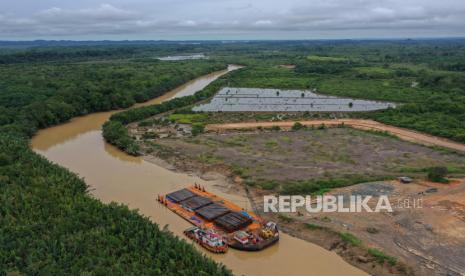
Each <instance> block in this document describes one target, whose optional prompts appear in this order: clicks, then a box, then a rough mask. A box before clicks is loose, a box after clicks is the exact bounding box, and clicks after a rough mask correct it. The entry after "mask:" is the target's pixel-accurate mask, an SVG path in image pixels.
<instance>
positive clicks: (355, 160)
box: [156, 128, 465, 182]
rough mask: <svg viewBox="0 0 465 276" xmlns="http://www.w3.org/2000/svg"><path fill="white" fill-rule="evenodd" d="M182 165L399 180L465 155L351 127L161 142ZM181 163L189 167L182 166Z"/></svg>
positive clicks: (270, 175) (269, 174)
mask: <svg viewBox="0 0 465 276" xmlns="http://www.w3.org/2000/svg"><path fill="white" fill-rule="evenodd" d="M156 143H157V144H158V145H160V146H162V147H163V148H164V149H165V150H166V151H169V152H170V154H169V155H170V156H168V158H174V159H176V160H175V162H177V163H179V164H178V166H181V167H188V164H189V163H192V162H195V161H196V162H199V163H202V164H204V165H207V166H211V167H214V166H222V165H225V166H228V167H231V168H234V169H235V170H236V172H237V173H238V174H240V175H241V176H242V177H247V178H248V179H249V180H260V179H264V180H277V181H281V182H282V181H284V182H285V181H299V180H308V179H316V178H328V177H332V178H336V177H344V176H347V175H354V174H357V175H363V176H366V177H384V176H391V177H394V176H398V175H399V174H400V173H401V172H403V171H406V170H408V169H410V168H425V167H431V166H449V167H455V166H460V165H463V164H465V156H460V155H455V154H447V153H442V152H439V151H436V150H433V149H431V148H428V147H425V146H421V145H416V144H413V143H409V142H405V141H402V140H399V139H394V138H392V137H389V136H382V135H377V134H373V133H369V132H365V131H361V130H356V129H352V128H328V129H324V130H309V131H296V132H274V131H270V132H260V131H255V132H245V133H244V132H238V133H231V132H228V133H223V134H203V135H200V136H197V137H194V138H164V139H158V140H157V142H156ZM182 163H184V164H183V165H182Z"/></svg>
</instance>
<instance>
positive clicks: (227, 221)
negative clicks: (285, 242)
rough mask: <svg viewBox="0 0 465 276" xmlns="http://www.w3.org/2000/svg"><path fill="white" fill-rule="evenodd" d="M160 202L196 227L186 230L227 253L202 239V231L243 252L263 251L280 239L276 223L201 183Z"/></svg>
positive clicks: (222, 250)
mask: <svg viewBox="0 0 465 276" xmlns="http://www.w3.org/2000/svg"><path fill="white" fill-rule="evenodd" d="M158 201H159V202H160V203H162V204H163V205H164V206H166V207H167V208H168V209H170V210H171V211H173V212H174V213H176V214H177V215H179V216H180V217H182V218H184V219H185V220H187V221H188V222H190V223H191V224H193V225H194V226H195V227H193V228H190V229H188V230H186V231H185V232H184V233H185V234H186V235H187V236H188V237H189V238H191V239H193V240H194V241H196V242H198V243H199V244H200V245H201V246H203V247H204V248H206V249H208V250H210V251H212V252H215V253H224V252H226V249H225V248H223V247H222V248H221V249H218V247H212V246H211V245H212V244H211V242H210V241H207V240H206V239H205V238H199V237H198V236H199V235H198V234H201V235H203V236H204V234H207V235H210V236H211V235H213V236H214V237H215V238H217V240H223V241H224V243H225V245H226V246H228V247H231V248H234V249H237V250H243V251H260V250H263V249H265V248H267V247H269V246H271V245H273V244H274V243H276V242H277V241H278V240H279V231H278V226H277V224H276V223H274V222H271V221H264V220H263V219H262V218H261V217H259V216H258V215H257V214H255V213H254V212H250V211H246V210H244V209H243V208H241V207H239V206H237V205H236V204H234V203H232V202H230V201H228V200H226V199H224V198H221V197H219V196H217V195H215V194H213V193H209V192H207V191H205V189H204V188H203V187H201V186H200V185H197V184H196V185H194V186H190V187H188V188H184V189H181V190H178V191H175V192H172V193H169V194H167V195H166V196H158ZM202 233H203V234H202ZM212 233H214V234H212ZM207 243H208V244H207Z"/></svg>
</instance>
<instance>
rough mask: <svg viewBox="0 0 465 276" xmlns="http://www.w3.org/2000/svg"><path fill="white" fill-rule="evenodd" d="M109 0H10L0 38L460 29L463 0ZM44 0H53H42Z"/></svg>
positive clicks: (463, 29)
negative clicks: (72, 2) (100, 0)
mask: <svg viewBox="0 0 465 276" xmlns="http://www.w3.org/2000/svg"><path fill="white" fill-rule="evenodd" d="M25 1H31V3H33V0H25ZM89 1H90V0H89ZM89 1H87V0H83V1H82V3H86V2H89ZM108 1H109V2H112V3H105V4H100V5H97V6H84V5H85V4H82V5H83V6H82V7H80V6H79V5H80V3H81V1H80V2H77V4H76V5H78V6H72V7H71V6H60V7H53V6H51V7H50V6H48V7H42V8H40V9H38V10H33V11H31V12H30V13H28V14H24V15H17V14H19V13H20V11H21V6H20V5H18V6H17V7H15V6H14V5H13V4H11V3H10V4H9V5H10V6H9V12H8V13H6V12H4V13H3V14H2V13H1V12H0V38H1V39H14V38H44V37H45V38H54V37H56V38H61V37H75V38H76V39H79V36H86V37H93V38H95V39H100V38H102V36H105V35H108V36H112V37H118V38H120V39H126V38H127V37H128V36H129V35H132V37H134V36H137V37H140V38H146V37H149V38H157V36H159V35H161V34H163V35H167V34H169V35H170V36H173V37H175V36H179V37H180V38H182V36H183V35H184V34H186V33H187V34H189V37H192V36H195V35H198V36H199V37H200V36H202V35H203V34H208V35H211V36H212V38H214V37H215V36H217V37H221V36H224V35H225V34H226V36H227V35H228V34H231V33H234V34H235V35H237V36H241V35H251V36H252V37H254V35H255V34H262V33H264V32H265V31H266V33H268V34H269V35H270V36H273V35H274V37H270V38H280V37H283V36H285V35H286V34H290V33H292V34H294V35H295V38H308V35H321V34H322V33H324V34H325V35H326V36H328V37H348V36H356V37H363V36H377V37H385V36H398V35H402V36H405V35H411V36H417V35H424V36H435V35H437V36H440V35H465V17H464V16H463V14H464V13H465V2H463V1H456V0H442V1H432V0H378V1H372V0H327V1H311V0H306V1H304V0H288V1H278V0H255V1H251V0H235V1H231V0H224V1H219V0H196V1H189V2H186V1H179V0H138V1H129V0H114V1H111V0H108ZM47 2H52V1H51V0H44V1H43V3H42V2H40V3H42V4H41V5H46V4H47ZM90 2H91V3H92V1H90ZM34 3H37V2H34ZM53 3H55V1H53ZM63 3H65V2H63ZM2 5H3V4H0V10H2ZM37 5H39V4H37ZM63 5H64V4H63ZM222 38H224V37H222Z"/></svg>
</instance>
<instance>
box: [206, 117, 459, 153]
mask: <svg viewBox="0 0 465 276" xmlns="http://www.w3.org/2000/svg"><path fill="white" fill-rule="evenodd" d="M294 123H295V122H291V121H287V122H250V123H233V124H211V125H208V126H207V127H206V129H207V130H228V129H245V128H257V127H260V126H261V127H273V126H279V127H282V128H291V127H292V126H293V125H294ZM300 123H301V124H303V125H305V126H312V125H313V126H318V125H321V124H325V125H328V126H329V125H340V124H344V125H348V126H352V127H355V128H360V129H369V130H377V131H387V132H388V133H390V134H393V135H395V136H397V137H399V138H401V139H403V140H407V141H411V142H415V143H419V144H423V145H434V146H440V147H445V148H449V149H453V150H457V151H462V152H465V145H464V144H460V143H457V142H453V141H450V140H447V139H443V138H438V137H435V136H431V135H427V134H423V133H420V132H416V131H413V130H408V129H404V128H399V127H394V126H389V125H385V124H382V123H379V122H375V121H372V120H363V119H334V120H311V121H301V122H300Z"/></svg>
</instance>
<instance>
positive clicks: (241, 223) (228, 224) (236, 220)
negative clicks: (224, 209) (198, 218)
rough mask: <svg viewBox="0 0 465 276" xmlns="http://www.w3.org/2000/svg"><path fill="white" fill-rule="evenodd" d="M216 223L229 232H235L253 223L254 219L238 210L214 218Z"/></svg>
mask: <svg viewBox="0 0 465 276" xmlns="http://www.w3.org/2000/svg"><path fill="white" fill-rule="evenodd" d="M214 222H215V224H216V225H218V226H219V227H221V228H223V229H225V230H226V231H228V232H234V231H236V230H239V229H241V228H244V227H246V226H247V225H249V224H251V223H252V219H251V218H249V217H246V216H244V215H242V214H241V213H238V212H231V213H228V214H226V215H223V216H221V217H218V218H217V219H215V220H214Z"/></svg>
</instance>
